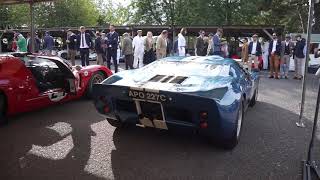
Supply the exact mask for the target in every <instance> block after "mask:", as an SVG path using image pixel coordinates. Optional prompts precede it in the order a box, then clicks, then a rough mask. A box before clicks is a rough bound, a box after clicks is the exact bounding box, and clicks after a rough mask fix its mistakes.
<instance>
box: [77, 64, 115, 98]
mask: <svg viewBox="0 0 320 180" xmlns="http://www.w3.org/2000/svg"><path fill="white" fill-rule="evenodd" d="M95 72H102V73H103V74H104V75H105V76H106V77H109V76H111V75H112V71H111V70H110V69H108V68H107V67H106V66H100V65H91V66H86V67H84V68H82V69H81V70H80V71H79V75H80V87H81V89H82V91H81V92H80V93H84V92H85V91H86V89H87V87H88V84H89V81H90V79H91V77H92V75H93V74H94V73H95Z"/></svg>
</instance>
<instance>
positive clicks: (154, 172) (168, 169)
mask: <svg viewBox="0 0 320 180" xmlns="http://www.w3.org/2000/svg"><path fill="white" fill-rule="evenodd" d="M297 119H298V115H297V114H295V113H293V112H291V111H288V110H285V109H282V108H281V107H278V106H274V105H272V104H268V103H263V102H258V103H257V104H256V106H255V107H254V108H253V109H249V111H248V112H247V114H246V117H245V122H244V126H243V130H242V137H241V141H240V143H239V144H238V146H237V147H236V148H235V149H234V150H233V151H224V150H221V149H217V148H215V147H213V146H212V145H210V144H208V143H207V141H206V140H205V139H204V138H202V137H199V136H195V135H185V134H184V135H181V134H176V133H167V132H162V131H154V130H152V129H140V128H130V129H116V130H115V132H114V135H113V140H114V144H115V147H116V149H115V150H113V151H112V168H113V174H114V177H115V179H119V180H122V179H133V178H136V177H139V179H253V180H256V179H290V180H295V179H301V160H302V159H303V158H304V157H305V152H306V140H307V139H308V138H307V137H308V135H309V134H308V129H300V128H297V127H296V125H295V122H296V120H297ZM310 126H311V125H310V124H308V127H310Z"/></svg>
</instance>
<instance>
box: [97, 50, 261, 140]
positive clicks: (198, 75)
mask: <svg viewBox="0 0 320 180" xmlns="http://www.w3.org/2000/svg"><path fill="white" fill-rule="evenodd" d="M258 82H259V76H258V74H257V73H248V72H246V71H245V70H244V69H243V68H242V67H241V66H240V65H239V64H238V63H237V62H235V61H233V60H231V59H223V58H221V57H218V56H211V57H187V58H181V57H170V58H166V59H162V60H158V61H155V62H154V63H152V64H150V65H147V66H145V67H143V68H141V69H137V70H132V71H123V72H120V73H118V74H115V75H113V76H111V77H109V78H108V79H106V80H105V81H104V82H102V83H101V84H96V85H95V86H94V89H93V94H94V97H95V106H96V108H97V110H98V112H99V113H101V114H103V115H105V116H106V118H108V119H113V120H115V121H120V122H122V123H131V124H137V125H139V126H140V125H142V126H149V127H155V128H159V129H168V130H170V129H186V130H191V131H198V132H199V133H201V134H204V135H206V136H209V137H212V138H216V137H218V138H219V139H226V140H228V139H230V138H231V137H232V135H233V134H234V131H235V126H236V119H237V114H238V110H239V107H240V105H242V104H243V105H244V107H245V109H246V108H247V107H248V105H249V102H250V101H251V99H252V98H253V94H254V92H255V91H257V88H258ZM203 115H206V118H203ZM203 121H206V125H205V126H202V125H201V123H203Z"/></svg>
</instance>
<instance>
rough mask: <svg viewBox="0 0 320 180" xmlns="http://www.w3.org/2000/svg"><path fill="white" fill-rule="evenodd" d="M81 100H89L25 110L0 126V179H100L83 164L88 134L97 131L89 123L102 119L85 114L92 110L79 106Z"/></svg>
mask: <svg viewBox="0 0 320 180" xmlns="http://www.w3.org/2000/svg"><path fill="white" fill-rule="evenodd" d="M84 103H85V104H88V102H87V101H85V100H80V101H76V102H71V103H67V104H63V105H57V106H54V107H50V108H47V109H42V110H40V111H37V112H31V113H25V114H22V115H19V116H18V117H13V118H11V122H10V123H9V125H8V126H5V127H1V128H0V134H1V135H0V137H1V139H2V143H1V145H0V153H1V156H0V169H1V170H0V172H1V173H0V179H3V180H9V179H19V180H23V179H28V180H29V179H30V180H35V179H41V180H44V179H52V180H58V179H61V180H62V179H68V180H72V179H88V180H90V179H92V180H96V179H99V178H98V177H95V176H92V175H90V174H88V173H86V172H84V168H85V166H86V165H87V161H88V158H89V156H90V152H91V149H90V145H91V137H93V136H95V135H96V134H95V132H93V131H92V130H91V128H90V125H91V124H93V123H97V122H99V121H101V120H103V119H102V118H101V117H99V116H92V117H90V118H85V117H86V116H83V115H84V114H85V113H91V114H92V111H95V110H94V107H90V109H81V108H83V104H84ZM89 104H91V103H90V102H89ZM65 108H69V111H70V112H68V111H67V112H66V111H65ZM74 112H76V113H74ZM39 117H41V118H39ZM26 120H28V122H26ZM66 132H67V133H66ZM64 148H66V149H64ZM59 153H60V154H59Z"/></svg>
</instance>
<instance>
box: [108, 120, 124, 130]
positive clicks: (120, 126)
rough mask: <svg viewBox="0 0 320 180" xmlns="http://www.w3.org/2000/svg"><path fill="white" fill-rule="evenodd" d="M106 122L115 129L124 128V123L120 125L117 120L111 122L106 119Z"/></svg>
mask: <svg viewBox="0 0 320 180" xmlns="http://www.w3.org/2000/svg"><path fill="white" fill-rule="evenodd" d="M107 121H108V122H109V124H110V125H111V126H113V127H116V128H122V127H124V123H122V122H121V121H118V120H113V119H108V118H107Z"/></svg>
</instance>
